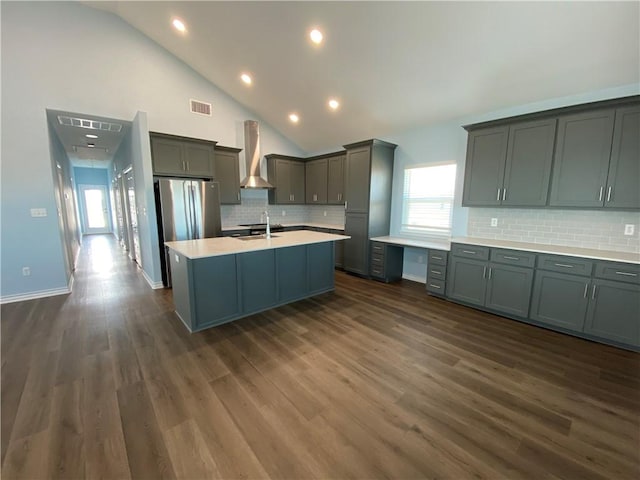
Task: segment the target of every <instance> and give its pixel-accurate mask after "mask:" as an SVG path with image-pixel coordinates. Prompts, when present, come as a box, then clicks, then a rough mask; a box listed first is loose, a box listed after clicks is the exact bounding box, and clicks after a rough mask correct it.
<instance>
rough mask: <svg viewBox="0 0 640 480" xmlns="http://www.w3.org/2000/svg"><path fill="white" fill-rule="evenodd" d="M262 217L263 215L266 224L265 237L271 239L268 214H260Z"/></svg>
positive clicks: (265, 212)
mask: <svg viewBox="0 0 640 480" xmlns="http://www.w3.org/2000/svg"><path fill="white" fill-rule="evenodd" d="M262 215H264V217H265V219H266V222H267V232H266V237H267V238H271V225H269V212H267V211H266V210H265V211H264V212H262Z"/></svg>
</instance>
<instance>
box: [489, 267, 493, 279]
mask: <svg viewBox="0 0 640 480" xmlns="http://www.w3.org/2000/svg"><path fill="white" fill-rule="evenodd" d="M491 270H493V268H491V267H489V277H488V278H489V280H491Z"/></svg>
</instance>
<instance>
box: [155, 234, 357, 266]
mask: <svg viewBox="0 0 640 480" xmlns="http://www.w3.org/2000/svg"><path fill="white" fill-rule="evenodd" d="M349 238H351V237H347V236H345V235H335V234H333V233H321V232H312V231H309V230H298V231H294V232H277V233H273V234H272V238H270V239H266V238H264V239H262V238H261V239H257V240H256V239H253V240H240V239H239V238H238V237H215V238H203V239H201V240H182V241H179V242H165V245H166V246H167V247H169V248H170V249H171V250H174V251H176V252H177V253H180V254H182V255H184V256H185V257H187V258H191V259H193V258H205V257H216V256H220V255H233V254H236V253H244V252H254V251H257V250H269V249H272V248H284V247H293V246H296V245H308V244H312V243H323V242H333V241H336V240H347V239H349Z"/></svg>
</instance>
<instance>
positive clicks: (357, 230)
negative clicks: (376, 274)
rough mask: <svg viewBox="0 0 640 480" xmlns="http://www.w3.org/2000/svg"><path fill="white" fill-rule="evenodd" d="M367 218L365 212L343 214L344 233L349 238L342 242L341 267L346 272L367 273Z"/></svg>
mask: <svg viewBox="0 0 640 480" xmlns="http://www.w3.org/2000/svg"><path fill="white" fill-rule="evenodd" d="M368 222H369V218H368V215H367V214H366V213H347V214H346V215H345V226H344V230H345V235H349V236H350V237H351V238H350V239H349V240H345V242H344V259H343V267H344V269H345V270H347V271H348V272H353V273H358V274H360V275H368V274H369V258H368V255H369V248H368V245H369V236H368V230H369V225H368Z"/></svg>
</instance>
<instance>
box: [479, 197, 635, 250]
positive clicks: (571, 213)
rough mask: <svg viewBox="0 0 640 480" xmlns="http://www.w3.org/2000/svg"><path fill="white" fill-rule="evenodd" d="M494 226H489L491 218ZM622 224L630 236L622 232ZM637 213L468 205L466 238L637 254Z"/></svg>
mask: <svg viewBox="0 0 640 480" xmlns="http://www.w3.org/2000/svg"><path fill="white" fill-rule="evenodd" d="M492 218H497V219H498V226H497V227H492V226H491V219H492ZM626 224H632V225H634V230H635V231H634V234H633V235H624V227H625V225H626ZM639 227H640V213H638V212H619V211H602V210H548V209H545V210H535V209H510V208H469V221H468V228H467V235H468V236H470V237H479V238H492V239H501V240H513V241H519V242H529V243H540V244H545V245H562V246H573V247H581V248H594V249H598V250H614V251H620V252H630V253H640V237H639V236H638V229H639Z"/></svg>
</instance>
